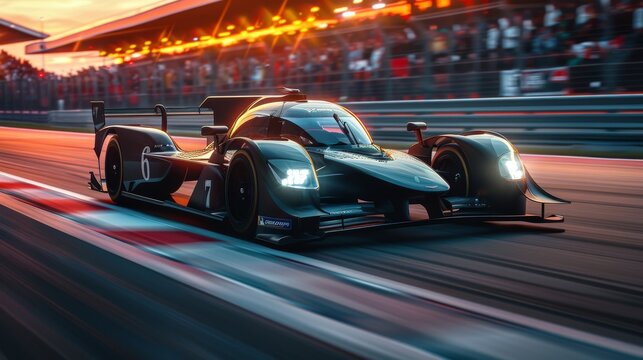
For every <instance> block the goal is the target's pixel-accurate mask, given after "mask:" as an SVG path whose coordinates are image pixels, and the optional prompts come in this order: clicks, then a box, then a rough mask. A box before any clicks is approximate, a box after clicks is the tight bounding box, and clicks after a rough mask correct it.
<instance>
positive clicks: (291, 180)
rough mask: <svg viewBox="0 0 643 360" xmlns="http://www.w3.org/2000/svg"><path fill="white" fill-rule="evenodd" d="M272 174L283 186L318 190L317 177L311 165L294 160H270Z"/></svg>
mask: <svg viewBox="0 0 643 360" xmlns="http://www.w3.org/2000/svg"><path fill="white" fill-rule="evenodd" d="M268 164H269V165H270V169H271V170H272V174H273V175H274V176H275V179H276V180H277V182H278V183H279V184H281V185H282V186H287V187H292V188H297V189H316V188H317V187H318V184H317V176H315V170H314V169H313V168H312V166H311V165H310V164H307V163H304V162H301V161H293V160H284V159H276V160H268Z"/></svg>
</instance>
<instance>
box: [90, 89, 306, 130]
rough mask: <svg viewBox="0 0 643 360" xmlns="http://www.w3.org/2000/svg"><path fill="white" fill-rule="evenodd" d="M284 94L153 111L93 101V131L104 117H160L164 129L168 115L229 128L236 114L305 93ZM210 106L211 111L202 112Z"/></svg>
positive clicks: (297, 98) (230, 98)
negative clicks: (205, 120) (198, 118)
mask: <svg viewBox="0 0 643 360" xmlns="http://www.w3.org/2000/svg"><path fill="white" fill-rule="evenodd" d="M285 91H286V92H287V93H286V94H285V95H241V96H208V97H207V98H205V100H203V101H202V102H201V104H200V105H199V106H198V107H197V108H194V107H191V108H187V107H181V108H174V107H172V108H170V107H167V108H166V107H165V106H164V105H162V104H156V105H154V108H153V112H150V109H149V108H148V109H144V108H143V109H141V108H138V109H133V108H117V109H105V102H104V101H92V102H91V108H92V121H93V123H94V132H95V133H97V132H99V131H100V130H101V129H102V128H104V127H105V126H106V119H107V118H144V117H158V116H160V117H161V130H163V131H164V132H167V119H168V116H198V115H201V116H202V115H210V114H212V124H213V125H225V126H227V127H228V128H230V127H231V126H232V124H233V123H234V122H235V120H237V118H238V117H239V115H241V114H243V113H245V112H246V111H248V110H250V109H252V108H254V107H256V106H259V105H262V104H266V103H270V102H280V101H302V100H306V95H304V94H302V93H300V92H299V90H296V89H285ZM202 109H209V110H210V111H211V113H210V111H203V110H202Z"/></svg>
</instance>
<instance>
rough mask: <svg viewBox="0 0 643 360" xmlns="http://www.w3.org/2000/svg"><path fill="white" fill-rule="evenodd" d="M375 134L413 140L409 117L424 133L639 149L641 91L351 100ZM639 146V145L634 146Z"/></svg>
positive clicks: (641, 138)
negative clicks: (490, 134) (480, 132)
mask: <svg viewBox="0 0 643 360" xmlns="http://www.w3.org/2000/svg"><path fill="white" fill-rule="evenodd" d="M343 105H345V106H346V107H348V108H349V109H351V110H352V111H354V112H355V113H357V114H359V116H360V117H361V118H362V120H364V122H365V123H366V124H367V126H368V127H369V129H370V130H371V132H372V133H373V136H374V137H375V138H378V139H381V140H384V141H392V142H397V141H401V142H406V141H409V142H410V141H413V137H412V136H411V134H408V133H407V132H406V131H404V127H403V125H404V124H405V123H406V122H407V121H424V122H426V123H427V124H428V130H427V132H426V133H427V134H431V135H434V134H441V133H454V132H456V133H457V132H462V131H467V130H472V129H486V130H494V131H498V132H500V133H502V134H504V135H505V136H507V137H508V138H509V139H510V140H512V141H513V142H514V143H516V144H517V145H539V146H547V145H549V146H583V147H614V148H616V147H618V148H627V147H634V148H632V149H630V150H638V151H641V149H643V95H595V96H550V97H520V98H492V99H462V100H418V101H385V102H350V103H344V104H343ZM637 147H638V149H636V148H637Z"/></svg>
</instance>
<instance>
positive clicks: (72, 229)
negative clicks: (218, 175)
mask: <svg viewBox="0 0 643 360" xmlns="http://www.w3.org/2000/svg"><path fill="white" fill-rule="evenodd" d="M0 175H4V176H7V177H9V178H12V179H14V180H18V181H24V182H26V183H29V184H32V185H36V186H42V187H44V188H47V189H50V190H52V191H57V192H59V193H62V194H65V195H69V196H74V197H76V198H78V199H83V200H84V201H88V202H96V200H94V199H93V198H89V197H86V196H83V195H80V194H75V193H73V192H69V191H66V190H62V189H58V188H56V187H53V186H48V185H45V184H41V183H38V182H35V181H32V180H27V179H23V178H21V177H18V176H15V175H9V174H6V173H3V172H0ZM2 198H9V196H8V195H1V194H0V199H2ZM21 205H22V206H21ZM12 206H13V207H12V208H13V209H14V210H16V211H19V212H21V213H23V214H25V215H27V216H30V217H32V218H33V219H37V220H38V221H40V222H42V223H44V224H46V225H48V226H50V227H52V228H55V229H58V230H60V231H63V232H65V233H68V234H69V235H72V236H75V237H77V238H79V239H82V240H85V241H87V242H90V243H92V244H94V245H96V246H99V247H101V248H103V249H105V250H108V251H110V252H113V253H114V254H117V255H119V256H122V257H125V258H127V259H128V260H131V261H135V262H138V261H137V260H138V259H140V256H141V254H140V253H144V254H146V256H153V255H151V254H150V253H149V252H145V251H143V250H141V249H138V248H135V247H133V246H132V245H127V244H124V243H122V242H114V241H113V240H111V239H112V238H109V237H107V236H105V235H103V234H100V233H97V232H95V231H92V230H88V229H87V228H84V227H83V226H82V225H80V224H78V223H76V222H73V221H71V220H68V219H64V221H60V220H51V219H52V218H57V216H56V215H54V214H51V213H48V212H46V211H43V210H39V209H26V208H25V206H24V204H17V205H16V204H13V205H12ZM17 209H18V210H17ZM121 210H122V209H121ZM34 213H36V214H38V216H37V217H34V216H33V215H34ZM183 228H184V229H185V230H187V231H191V232H194V233H197V234H202V235H205V236H210V237H211V236H212V234H213V232H211V231H206V230H203V229H200V228H196V227H193V226H183ZM81 229H82V230H81ZM216 235H217V238H218V239H220V240H223V241H226V242H234V244H235V247H238V248H243V249H246V250H249V251H252V252H256V253H263V254H267V255H270V256H272V257H275V258H282V259H287V260H289V261H293V262H297V263H301V264H306V265H308V266H311V267H314V268H317V269H322V270H324V271H327V272H329V273H332V274H335V275H336V276H338V277H340V278H344V279H346V280H348V281H352V282H355V283H360V284H363V285H368V286H371V287H373V288H377V289H385V290H387V291H389V292H392V293H400V294H406V295H409V296H413V297H417V298H421V299H424V300H428V301H431V302H434V303H438V304H442V305H446V306H448V307H453V308H457V309H460V310H464V311H466V312H470V313H473V314H478V315H483V316H485V317H488V318H491V319H495V320H500V321H503V322H506V323H510V324H516V325H520V326H523V327H526V328H529V329H535V330H539V331H541V332H543V333H547V334H552V335H555V336H558V337H561V338H565V339H569V340H573V341H578V342H581V343H585V344H588V345H593V346H599V347H603V348H605V349H609V350H612V351H615V352H621V353H625V354H628V355H631V356H637V357H643V347H640V346H637V345H634V344H630V343H626V342H622V341H619V340H615V339H610V338H607V337H603V336H600V335H596V334H592V333H588V332H585V331H582V330H577V329H574V328H570V327H566V326H563V325H558V324H554V323H549V322H546V321H543V320H540V319H536V318H531V317H528V316H524V315H520V314H516V313H512V312H509V311H505V310H501V309H496V308H493V307H490V306H486V305H483V304H478V303H474V302H471V301H468V300H464V299H460V298H456V297H453V296H449V295H445V294H440V293H437V292H434V291H430V290H427V289H422V288H418V287H414V286H411V285H406V284H403V283H399V282H396V281H393V280H388V279H385V278H381V277H377V276H374V275H369V274H366V273H363V272H359V271H356V270H351V269H348V268H344V267H341V266H338V265H333V264H329V263H325V262H323V261H319V260H315V259H311V258H307V257H305V256H302V255H297V254H292V253H286V252H281V251H278V250H274V249H270V248H267V247H263V246H260V245H255V244H251V243H247V242H243V241H238V239H235V238H233V237H230V236H227V235H224V234H218V233H216ZM106 241H110V242H111V244H109V246H107V244H105V242H106ZM119 246H123V247H125V246H127V247H128V248H127V251H124V250H123V249H122V248H120V247H119ZM133 249H136V251H137V252H139V253H137V256H132V251H134V250H133ZM153 251H154V252H155V253H157V254H159V255H164V253H163V250H162V249H159V248H157V249H156V250H153ZM155 258H157V257H155ZM144 259H145V260H146V261H145V262H144V263H142V264H141V265H144V266H146V267H148V268H151V269H153V270H156V271H158V272H161V273H163V274H165V275H168V276H171V277H173V278H175V279H177V280H179V279H183V280H184V281H190V282H189V283H190V284H191V285H193V286H195V287H197V288H205V289H208V290H212V289H211V287H209V286H206V285H207V284H203V283H202V280H203V279H199V281H195V279H193V278H191V277H187V278H186V277H185V275H184V274H177V271H179V270H177V269H174V268H172V267H171V266H170V267H169V269H168V267H167V266H168V264H167V263H165V262H164V263H163V264H164V265H165V266H158V265H157V264H154V263H153V261H152V258H148V257H144ZM165 261H167V260H165ZM139 263H140V262H139ZM172 264H173V263H172ZM175 267H176V265H175ZM181 269H182V268H181ZM208 274H210V275H211V276H213V277H216V278H219V279H223V280H225V281H228V282H232V283H235V284H236V285H238V286H239V285H242V286H243V287H244V288H246V289H248V290H252V289H254V290H256V291H259V292H261V291H260V290H257V289H255V288H251V287H248V286H247V285H245V284H240V283H238V282H237V281H236V280H233V279H229V278H225V277H223V276H221V275H219V274H214V273H211V272H208ZM209 293H211V294H212V295H213V296H216V297H220V298H222V299H224V300H226V301H230V302H231V303H233V304H237V305H240V306H241V307H243V308H245V309H247V310H249V311H253V312H256V311H254V310H256V309H255V308H254V306H258V308H257V309H262V310H261V312H266V311H267V310H268V309H266V307H265V304H257V303H256V301H250V303H252V304H249V303H248V299H239V296H238V295H234V294H230V293H226V296H230V297H231V299H228V298H224V297H221V296H217V295H221V294H218V293H216V292H209ZM261 293H262V295H264V296H268V297H274V295H271V294H268V293H265V292H261ZM250 296H252V295H250ZM252 300H256V299H252ZM272 300H275V301H278V302H279V301H281V302H283V301H284V300H283V299H280V298H277V297H274V299H272ZM237 301H239V303H237ZM273 305H275V304H273ZM275 306H276V305H275ZM294 308H295V309H297V311H304V310H302V309H300V308H296V307H294ZM273 310H274V309H273ZM280 311H293V310H292V309H287V310H286V309H284V310H280ZM277 313H278V314H279V311H277ZM260 315H261V314H260ZM279 315H283V314H279ZM262 316H266V317H267V318H270V319H271V320H273V321H276V322H279V323H284V321H283V317H282V319H279V316H276V319H274V318H273V317H275V314H274V313H271V312H270V311H268V313H267V314H263V315H262ZM301 316H313V317H320V315H318V314H313V313H308V314H307V315H303V314H302V315H301ZM322 319H324V321H330V322H331V323H330V324H328V326H331V327H332V328H336V327H337V326H340V327H341V326H344V327H346V326H348V325H346V324H341V323H338V322H336V321H334V320H332V319H328V318H323V317H322ZM280 320H282V321H280ZM290 321H293V319H289V320H288V321H286V322H285V323H284V325H286V326H290V325H292V324H291V323H290ZM314 321H321V320H320V319H317V318H315V320H314ZM296 323H297V324H298V326H300V327H301V328H305V329H306V330H307V331H306V333H308V331H311V330H312V331H313V332H314V331H316V330H315V329H311V328H310V323H309V324H307V325H305V324H301V323H300V322H296ZM348 327H349V328H350V329H346V328H344V329H342V331H351V332H353V331H357V332H358V333H359V334H361V335H360V336H367V334H370V335H374V336H378V335H376V334H373V333H370V332H366V334H364V333H361V332H365V331H364V330H361V329H358V328H354V327H350V326H348ZM313 328H314V327H313ZM298 330H299V329H298ZM317 330H320V329H317ZM324 333H325V334H326V335H327V336H331V335H332V334H329V333H328V332H324ZM335 335H337V334H335ZM340 337H341V338H344V336H340ZM331 338H332V336H331ZM383 339H386V340H387V341H388V342H382V343H381V344H380V345H383V346H384V344H386V346H385V347H387V348H388V347H389V346H392V347H397V346H401V348H400V351H402V350H404V352H405V353H406V351H410V352H409V353H408V355H409V357H407V356H402V355H401V353H396V354H398V356H400V357H402V358H414V357H415V355H418V353H417V352H416V351H418V350H419V349H417V348H413V347H409V346H408V345H406V344H402V343H399V342H395V341H394V340H391V339H388V338H383ZM337 341H339V339H335V338H333V339H332V341H331V343H335V342H337ZM344 341H347V340H346V339H344V340H341V341H340V342H342V343H343V342H344ZM369 341H382V340H381V339H380V340H377V339H371V340H369ZM391 341H392V343H391ZM372 344H373V343H371V344H370V345H369V344H368V342H367V343H366V344H364V343H362V344H352V345H351V346H358V347H359V348H360V349H362V351H364V350H365V349H363V347H364V346H367V347H368V346H372ZM360 346H361V347H360ZM342 348H343V347H342ZM378 349H379V351H381V350H382V349H381V348H378ZM373 350H375V349H373ZM390 350H392V349H387V350H385V351H384V352H378V355H377V356H378V357H381V356H383V355H390V354H392V353H395V352H388V351H390ZM396 351H398V350H396ZM373 355H375V354H372V353H370V355H368V357H370V356H373ZM423 355H424V356H426V355H430V356H435V355H434V354H426V353H423Z"/></svg>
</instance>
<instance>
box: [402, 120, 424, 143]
mask: <svg viewBox="0 0 643 360" xmlns="http://www.w3.org/2000/svg"><path fill="white" fill-rule="evenodd" d="M426 128H427V126H426V123H425V122H420V121H418V122H408V123H406V131H414V132H415V138H416V139H417V141H418V142H419V143H420V144H421V143H422V130H426Z"/></svg>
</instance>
